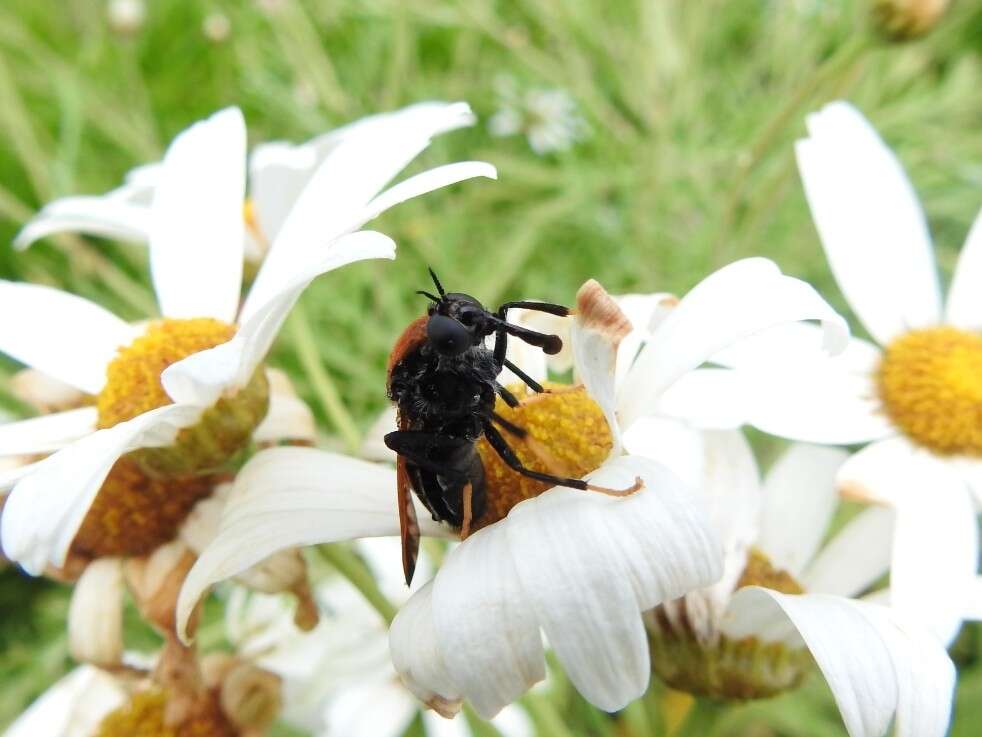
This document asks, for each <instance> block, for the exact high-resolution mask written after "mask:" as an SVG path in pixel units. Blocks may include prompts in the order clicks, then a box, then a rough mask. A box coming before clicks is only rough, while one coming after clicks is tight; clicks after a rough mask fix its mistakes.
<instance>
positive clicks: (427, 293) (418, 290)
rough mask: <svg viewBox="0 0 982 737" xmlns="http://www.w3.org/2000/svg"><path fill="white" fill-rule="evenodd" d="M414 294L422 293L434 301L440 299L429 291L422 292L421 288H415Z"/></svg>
mask: <svg viewBox="0 0 982 737" xmlns="http://www.w3.org/2000/svg"><path fill="white" fill-rule="evenodd" d="M416 294H422V295H423V296H424V297H428V298H429V299H432V300H433V301H434V302H439V301H440V298H439V297H437V296H436V295H433V294H430V293H429V292H424V291H423V290H422V289H417V290H416Z"/></svg>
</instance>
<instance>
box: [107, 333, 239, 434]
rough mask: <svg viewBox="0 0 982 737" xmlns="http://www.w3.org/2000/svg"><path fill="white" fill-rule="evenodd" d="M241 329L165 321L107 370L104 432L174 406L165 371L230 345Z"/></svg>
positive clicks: (134, 342)
mask: <svg viewBox="0 0 982 737" xmlns="http://www.w3.org/2000/svg"><path fill="white" fill-rule="evenodd" d="M233 335H235V328H234V327H232V326H231V325H227V324H226V323H223V322H221V321H219V320H214V319H212V318H210V317H201V318H194V319H191V320H160V321H157V322H153V323H151V324H150V327H149V328H147V332H146V333H145V334H143V335H141V336H140V337H139V338H137V339H136V340H134V341H133V342H132V343H131V344H130V345H128V346H126V347H125V348H121V349H120V350H119V353H117V354H116V357H115V358H114V359H113V360H112V362H110V364H109V367H108V368H107V369H106V385H105V387H103V389H102V392H100V394H99V396H98V398H97V400H96V406H97V407H98V409H99V427H101V428H105V427H112V426H113V425H116V424H118V423H120V422H124V421H125V420H132V419H133V418H134V417H136V416H137V415H141V414H143V413H144V412H149V411H150V410H152V409H157V408H158V407H163V406H164V405H167V404H171V399H170V397H168V396H167V392H165V391H164V387H163V386H162V385H161V383H160V374H161V372H163V370H164V369H165V368H167V367H168V366H170V365H171V364H173V363H177V362H178V361H180V360H181V359H183V358H187V357H188V356H190V355H192V354H194V353H198V352H199V351H203V350H207V349H208V348H214V347H215V346H216V345H220V344H222V343H226V342H228V341H229V340H231V339H232V336H233Z"/></svg>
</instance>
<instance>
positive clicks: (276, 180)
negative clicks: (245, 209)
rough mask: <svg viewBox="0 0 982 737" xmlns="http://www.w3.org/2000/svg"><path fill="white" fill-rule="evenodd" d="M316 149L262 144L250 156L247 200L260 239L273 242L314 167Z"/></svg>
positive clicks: (287, 144)
mask: <svg viewBox="0 0 982 737" xmlns="http://www.w3.org/2000/svg"><path fill="white" fill-rule="evenodd" d="M317 162H318V157H317V150H316V149H315V148H314V147H313V146H310V145H305V144H301V145H299V146H294V145H293V144H290V143H284V142H282V141H273V142H270V143H262V144H260V145H258V146H256V147H255V148H254V149H253V150H252V153H251V154H250V155H249V182H250V191H249V199H250V201H251V202H252V204H253V206H254V207H255V209H256V218H257V220H258V222H259V227H260V230H261V231H262V235H263V237H264V238H265V239H266V240H267V241H269V242H272V241H273V240H274V239H275V238H276V236H277V234H278V233H279V232H280V228H282V227H283V222H284V221H285V220H286V218H287V216H288V215H289V214H290V209H291V208H292V207H293V203H295V202H296V201H297V199H298V198H299V197H300V193H301V192H302V191H303V188H304V187H305V186H306V184H307V182H308V181H309V180H310V176H311V175H312V174H313V172H314V169H315V168H316V166H317Z"/></svg>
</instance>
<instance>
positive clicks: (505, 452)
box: [484, 422, 644, 496]
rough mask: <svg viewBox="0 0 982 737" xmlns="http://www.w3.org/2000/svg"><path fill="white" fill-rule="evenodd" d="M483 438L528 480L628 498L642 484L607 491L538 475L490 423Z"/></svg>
mask: <svg viewBox="0 0 982 737" xmlns="http://www.w3.org/2000/svg"><path fill="white" fill-rule="evenodd" d="M484 436H485V437H486V438H487V439H488V443H489V444H490V445H491V447H492V448H494V450H495V452H496V453H497V454H498V455H499V456H501V460H503V461H504V462H505V464H506V465H507V466H508V467H509V468H511V469H512V470H513V471H515V472H516V473H520V474H521V475H522V476H526V477H528V478H530V479H535V480H537V481H544V482H545V483H547V484H553V485H554V486H568V487H570V488H571V489H580V490H581V491H599V492H600V493H602V494H609V495H610V496H629V495H631V494H633V493H634V492H636V491H639V490H640V489H641V487H642V486H644V483H643V482H642V481H641V478H640V477H638V478H636V479H635V480H634V483H633V484H631V486H629V487H627V488H626V489H609V488H607V487H605V486H596V485H594V484H590V483H587V482H586V481H584V480H583V479H571V478H563V477H562V476H554V475H552V474H551V473H540V472H539V471H533V470H532V469H531V468H526V467H525V466H524V465H523V464H522V461H521V460H520V459H519V457H518V456H516V455H515V451H513V450H512V449H511V448H510V447H509V446H508V442H507V441H506V440H505V439H504V438H503V437H502V435H501V433H499V432H498V429H497V428H496V427H494V426H493V425H492V424H491V423H490V422H489V423H487V424H485V426H484Z"/></svg>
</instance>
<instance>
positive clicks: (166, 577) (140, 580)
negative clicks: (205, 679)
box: [126, 540, 195, 633]
mask: <svg viewBox="0 0 982 737" xmlns="http://www.w3.org/2000/svg"><path fill="white" fill-rule="evenodd" d="M194 561H195V556H194V553H192V552H191V551H190V550H188V548H187V546H186V545H184V543H183V542H181V541H180V540H175V541H173V542H171V543H168V544H167V545H161V546H160V547H159V548H157V549H156V550H155V551H154V552H153V553H151V554H150V555H148V556H144V557H142V558H131V559H130V560H128V561H127V562H126V581H127V583H128V584H129V587H130V591H131V592H132V593H133V598H134V600H135V601H136V605H137V607H138V608H139V609H140V613H141V614H142V615H143V618H144V619H146V620H147V621H148V622H150V623H151V624H153V625H154V626H155V627H158V628H160V629H161V630H162V631H164V632H168V633H171V632H173V631H174V608H175V606H176V604H177V595H178V593H179V592H180V590H181V585H182V584H183V583H184V578H185V576H187V573H188V571H189V570H191V566H192V565H194Z"/></svg>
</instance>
